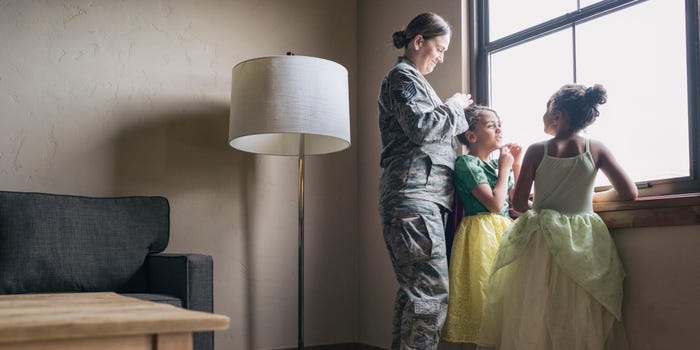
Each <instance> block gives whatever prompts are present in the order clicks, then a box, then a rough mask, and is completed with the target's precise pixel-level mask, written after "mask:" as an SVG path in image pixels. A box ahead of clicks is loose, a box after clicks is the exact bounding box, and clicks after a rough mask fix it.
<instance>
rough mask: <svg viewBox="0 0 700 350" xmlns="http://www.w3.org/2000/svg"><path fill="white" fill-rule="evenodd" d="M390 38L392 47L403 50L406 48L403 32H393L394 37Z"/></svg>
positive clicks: (404, 33) (404, 32)
mask: <svg viewBox="0 0 700 350" xmlns="http://www.w3.org/2000/svg"><path fill="white" fill-rule="evenodd" d="M391 38H392V39H393V40H394V47H396V48H397V49H403V48H404V47H405V46H406V31H405V30H400V31H398V32H394V35H392V36H391Z"/></svg>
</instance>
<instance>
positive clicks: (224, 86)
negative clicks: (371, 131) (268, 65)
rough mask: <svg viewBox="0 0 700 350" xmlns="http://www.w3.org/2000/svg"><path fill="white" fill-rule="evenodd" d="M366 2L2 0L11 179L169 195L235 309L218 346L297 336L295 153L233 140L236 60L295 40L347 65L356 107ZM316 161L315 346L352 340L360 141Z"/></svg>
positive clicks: (178, 237)
mask: <svg viewBox="0 0 700 350" xmlns="http://www.w3.org/2000/svg"><path fill="white" fill-rule="evenodd" d="M356 9H357V4H356V2H355V1H347V0H337V1H336V0H333V1H328V0H295V1H275V0H267V1H252V0H251V1H215V0H199V1H168V0H158V1H155V0H154V1H150V0H149V1H136V0H134V1H78V0H65V1H0V48H1V49H0V188H1V189H3V190H19V191H40V192H51V193H68V194H79V195H88V196H121V195H164V196H166V197H167V198H168V199H169V200H170V204H171V209H172V222H171V238H170V245H169V247H168V251H169V252H199V253H204V254H211V255H213V256H214V265H215V271H214V278H215V280H214V283H215V290H214V297H215V298H214V302H215V311H216V312H218V313H222V314H226V315H229V316H230V317H231V327H230V329H229V330H228V331H223V332H217V333H216V345H217V348H218V349H267V348H273V347H293V346H296V338H297V337H296V331H297V328H296V320H297V313H296V312H297V299H296V295H297V293H296V285H297V283H296V281H297V280H296V279H297V160H296V158H293V157H274V156H254V155H250V154H246V153H243V152H239V151H236V150H233V149H231V148H229V146H228V144H227V136H228V135H227V133H228V112H229V95H230V81H231V69H232V68H233V66H234V65H235V64H236V63H237V62H240V61H242V60H244V59H249V58H253V57H259V56H267V55H278V54H285V53H286V52H287V51H294V52H295V53H296V54H297V55H305V56H315V57H322V58H325V59H330V60H333V61H336V62H338V63H340V64H343V65H344V66H345V67H346V68H347V69H348V70H349V74H350V88H351V89H350V91H351V112H352V114H353V116H354V114H355V111H354V109H355V102H354V99H355V96H354V95H355V85H356V70H357V64H356V52H357V47H356V28H357V25H356V18H357V14H356V11H357V10H356ZM354 119H355V118H354V117H353V121H352V123H351V128H352V130H353V135H352V136H353V141H355V140H356V139H357V136H356V131H355V129H356V127H355V126H356V122H355V120H354ZM353 143H354V142H353ZM306 163H307V173H306V254H305V255H306V271H305V277H306V286H305V287H306V293H305V295H306V307H305V311H306V343H307V344H309V345H313V344H328V343H339V342H350V341H354V339H355V334H356V327H357V326H356V325H357V323H358V322H357V317H358V312H357V311H356V309H357V305H356V294H357V285H356V279H357V277H356V276H357V275H356V274H357V273H356V266H355V263H356V262H355V256H356V250H355V249H356V248H355V247H356V244H355V241H356V239H355V234H356V232H357V225H356V221H357V220H356V216H355V208H356V205H357V203H356V197H357V195H356V193H357V191H356V173H355V171H354V169H356V168H357V166H356V151H355V146H354V144H353V147H352V148H351V149H350V150H346V151H343V152H340V153H335V154H330V155H324V156H310V157H307V161H306Z"/></svg>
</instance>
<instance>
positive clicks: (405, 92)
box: [392, 81, 416, 102]
mask: <svg viewBox="0 0 700 350" xmlns="http://www.w3.org/2000/svg"><path fill="white" fill-rule="evenodd" d="M392 94H393V95H394V99H396V100H397V101H399V102H408V101H410V100H411V99H413V97H415V96H416V86H415V85H414V84H413V82H412V81H403V82H401V90H394V91H392Z"/></svg>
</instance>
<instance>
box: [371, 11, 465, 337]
mask: <svg viewBox="0 0 700 350" xmlns="http://www.w3.org/2000/svg"><path fill="white" fill-rule="evenodd" d="M450 37H451V28H450V25H449V24H448V23H447V21H445V20H444V19H443V18H442V17H440V16H438V15H436V14H434V13H423V14H420V15H418V16H416V17H415V18H414V19H413V20H411V22H410V23H409V24H408V26H407V27H406V29H405V30H401V31H398V32H395V33H394V34H393V41H394V46H395V47H396V48H398V49H403V50H404V54H403V56H401V57H399V58H398V60H397V62H396V64H395V65H394V67H393V68H392V69H391V70H390V71H389V72H388V73H387V75H386V76H385V77H384V80H383V81H382V84H381V90H380V92H379V99H378V105H379V128H380V132H381V138H382V147H383V149H382V155H381V167H382V168H383V169H384V172H383V174H382V177H381V180H380V186H379V211H380V215H381V216H382V224H383V235H384V240H385V242H386V246H387V249H388V251H389V256H390V258H391V263H392V266H393V268H394V272H395V273H396V278H397V280H398V283H399V290H398V292H397V294H396V304H395V308H394V326H393V334H392V346H391V348H392V349H401V350H408V349H437V346H438V343H439V333H440V328H441V327H442V324H443V322H444V320H445V314H446V312H447V293H448V289H449V288H448V280H447V278H448V277H447V276H448V274H447V257H446V248H445V231H444V223H443V213H444V212H445V211H446V210H448V209H449V208H451V206H452V193H453V181H452V173H453V167H454V162H455V158H456V153H455V147H454V145H453V142H454V136H456V135H457V134H461V133H464V132H465V131H466V130H467V127H468V125H467V122H466V119H465V117H464V109H465V108H467V107H468V106H469V105H470V104H471V103H472V100H471V96H470V95H466V94H463V93H455V94H454V95H452V96H451V97H450V98H448V99H447V100H446V101H445V102H444V103H443V102H442V101H441V100H440V98H439V97H438V96H437V94H436V93H435V91H434V90H433V88H432V87H431V86H430V83H428V81H427V80H426V79H425V77H424V76H425V75H426V74H429V73H431V72H432V71H433V69H434V68H435V66H437V65H438V64H439V63H442V62H443V59H444V55H445V51H447V49H448V46H449V44H450Z"/></svg>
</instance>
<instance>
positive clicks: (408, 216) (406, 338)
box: [380, 200, 449, 350]
mask: <svg viewBox="0 0 700 350" xmlns="http://www.w3.org/2000/svg"><path fill="white" fill-rule="evenodd" d="M381 206H382V207H383V209H380V211H381V215H382V222H383V226H384V229H383V231H384V232H383V234H384V242H385V243H386V247H387V249H388V251H389V256H390V258H391V263H392V265H393V268H394V272H395V273H396V278H397V280H398V282H399V290H398V292H397V293H396V304H395V306H394V324H393V332H392V344H391V349H392V350H423V349H437V346H438V343H439V340H440V329H441V328H442V325H443V323H444V321H445V316H446V313H447V293H448V290H449V287H448V274H447V256H446V251H445V249H446V248H445V231H444V226H443V218H442V212H441V207H440V206H439V205H437V204H435V203H433V202H430V201H422V200H403V201H397V202H394V203H391V204H389V203H382V204H381Z"/></svg>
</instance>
